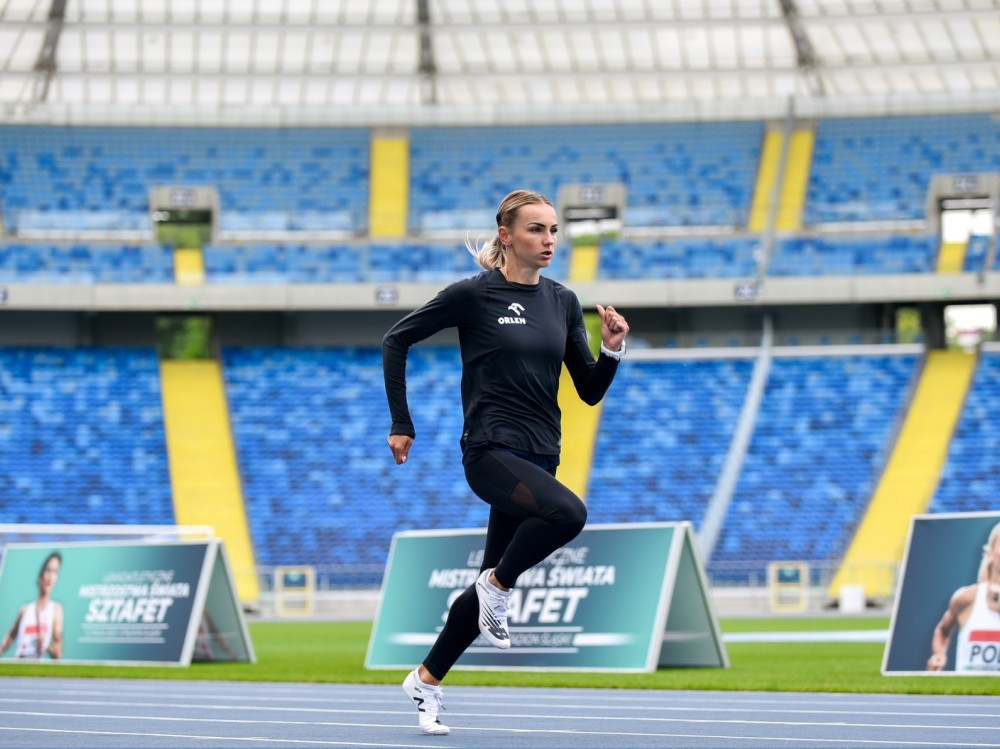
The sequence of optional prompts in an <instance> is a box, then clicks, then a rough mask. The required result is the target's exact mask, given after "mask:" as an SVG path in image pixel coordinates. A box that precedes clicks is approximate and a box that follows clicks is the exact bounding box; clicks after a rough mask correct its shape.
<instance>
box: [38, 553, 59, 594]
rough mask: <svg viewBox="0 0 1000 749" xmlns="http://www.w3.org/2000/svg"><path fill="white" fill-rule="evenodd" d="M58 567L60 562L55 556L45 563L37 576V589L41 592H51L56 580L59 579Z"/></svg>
mask: <svg viewBox="0 0 1000 749" xmlns="http://www.w3.org/2000/svg"><path fill="white" fill-rule="evenodd" d="M59 567H60V562H59V560H58V559H56V558H55V557H52V559H50V560H49V561H47V562H46V563H45V566H44V567H43V568H42V572H41V574H40V575H39V576H38V589H39V590H40V591H41V592H42V593H51V592H52V589H53V588H54V587H56V581H57V580H58V579H59Z"/></svg>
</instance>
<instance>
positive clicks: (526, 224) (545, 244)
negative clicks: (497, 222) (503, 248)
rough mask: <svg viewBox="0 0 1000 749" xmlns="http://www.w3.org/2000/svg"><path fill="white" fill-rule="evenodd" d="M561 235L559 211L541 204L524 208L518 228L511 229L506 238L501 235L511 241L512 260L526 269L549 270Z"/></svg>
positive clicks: (518, 219)
mask: <svg viewBox="0 0 1000 749" xmlns="http://www.w3.org/2000/svg"><path fill="white" fill-rule="evenodd" d="M557 232H558V226H557V224H556V211H555V209H554V208H553V207H552V206H550V205H548V204H546V203H539V204H532V205H525V206H521V209H520V210H519V211H518V212H517V220H516V221H515V222H514V226H513V227H507V231H506V232H505V234H506V237H504V236H503V235H501V237H500V239H501V241H504V240H506V241H509V242H510V244H509V246H508V248H507V252H508V260H510V259H511V256H513V260H514V262H515V263H517V264H518V265H520V266H522V267H529V268H548V267H549V264H550V263H551V262H552V256H553V255H554V254H555V251H556V234H557Z"/></svg>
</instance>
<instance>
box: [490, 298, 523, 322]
mask: <svg viewBox="0 0 1000 749" xmlns="http://www.w3.org/2000/svg"><path fill="white" fill-rule="evenodd" d="M507 309H509V310H510V311H511V312H513V313H514V314H515V315H517V317H498V318H497V322H498V323H500V324H501V325H527V324H528V321H527V320H525V319H524V318H523V317H521V313H522V312H524V307H522V306H521V305H520V304H518V303H517V302H513V303H512V304H511V305H510V306H509V307H507Z"/></svg>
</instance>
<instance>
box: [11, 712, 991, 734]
mask: <svg viewBox="0 0 1000 749" xmlns="http://www.w3.org/2000/svg"><path fill="white" fill-rule="evenodd" d="M334 712H339V711H334ZM354 712H365V713H366V714H375V715H403V714H405V715H410V714H411V713H410V711H393V712H387V711H375V710H367V711H354ZM0 715H19V716H27V717H47V718H51V717H59V718H80V719H88V720H132V721H139V720H147V721H176V722H187V723H220V724H226V723H230V724H240V725H268V726H272V725H273V726H341V727H343V726H356V727H368V728H400V727H403V726H400V725H399V724H383V723H362V722H342V721H338V722H332V721H321V720H315V721H308V720H275V719H268V720H264V719H253V718H220V717H206V718H198V717H192V716H165V715H134V714H132V715H117V714H110V713H63V712H46V711H40V710H0ZM461 717H462V719H465V718H486V719H489V718H495V717H496V714H495V713H462V715H461ZM503 717H504V720H509V719H537V720H544V721H554V720H555V721H558V720H574V721H579V720H581V718H580V717H579V716H567V715H535V714H532V715H510V714H504V716H503ZM587 719H588V720H590V721H592V722H595V723H600V722H608V723H612V722H615V721H628V722H630V723H635V722H641V723H661V724H667V723H669V724H678V723H683V724H689V725H715V726H717V725H731V726H785V727H791V728H838V729H877V730H882V729H903V730H909V729H912V730H928V729H937V730H945V731H958V730H963V731H994V732H996V731H1000V726H969V725H960V726H956V725H953V724H944V725H919V726H915V725H913V724H911V723H847V722H844V721H792V720H715V719H710V718H699V719H691V718H622V717H616V716H589V717H588V718H587ZM483 730H501V731H502V730H513V731H516V732H518V733H521V732H537V731H541V732H543V733H544V732H545V731H546V730H547V729H535V728H514V729H507V728H496V729H492V728H491V729H483ZM552 730H556V731H562V730H568V731H570V732H574V730H573V729H552ZM585 732H586V731H585ZM600 733H603V732H600ZM616 733H620V734H621V735H622V736H632V735H635V736H648V735H651V734H647V733H636V734H632V733H630V732H628V731H621V732H616Z"/></svg>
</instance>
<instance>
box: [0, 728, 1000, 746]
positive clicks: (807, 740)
mask: <svg viewBox="0 0 1000 749" xmlns="http://www.w3.org/2000/svg"><path fill="white" fill-rule="evenodd" d="M414 730H415V729H414ZM459 730H477V729H459ZM478 730H481V731H489V732H495V731H500V732H502V731H506V732H508V733H518V734H527V733H531V734H535V733H538V734H549V735H571V736H616V737H621V736H632V737H649V738H678V739H679V738H685V739H702V740H703V739H711V740H715V741H718V740H725V741H746V742H753V743H756V744H758V745H761V742H774V743H783V744H820V745H833V746H842V745H847V746H860V745H865V746H869V745H870V746H883V745H884V746H896V747H898V746H900V742H899V739H892V740H889V739H826V738H818V737H804V738H796V737H789V736H737V735H728V734H696V733H627V734H623V733H620V732H618V731H576V730H572V729H566V730H559V729H551V730H534V731H526V730H523V729H486V728H484V729H478ZM0 731H8V732H36V733H52V734H72V735H82V736H130V737H143V738H167V739H194V740H199V741H227V742H236V741H240V742H246V743H281V744H306V745H310V746H370V747H400V748H402V749H441V748H442V747H445V746H447V744H446V743H442V744H387V743H378V742H360V741H328V740H320V739H291V738H269V737H263V736H248V737H233V736H206V735H198V734H182V733H141V732H138V731H85V730H70V729H61V728H12V727H9V726H0ZM762 745H763V746H772V744H771V743H767V744H762ZM905 745H906V746H909V747H917V746H926V747H936V746H940V747H968V748H969V749H990V748H992V749H996V747H1000V744H981V743H966V742H955V741H946V742H945V741H907V742H906V744H905Z"/></svg>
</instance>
